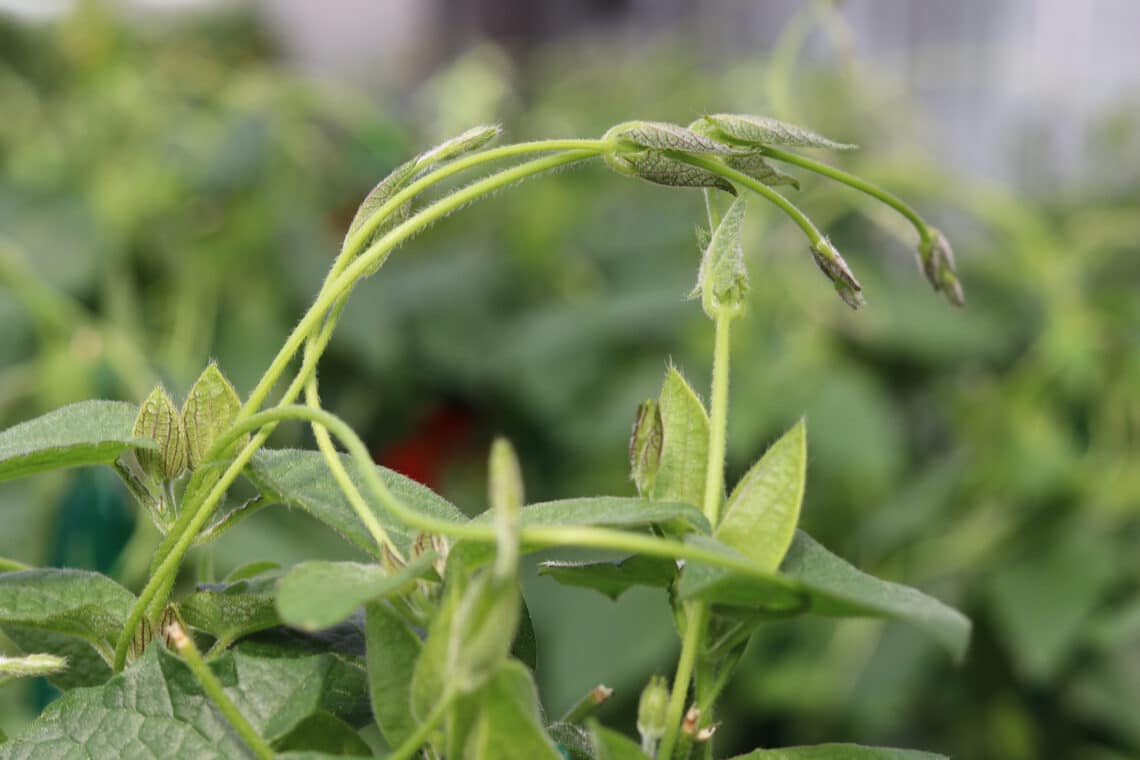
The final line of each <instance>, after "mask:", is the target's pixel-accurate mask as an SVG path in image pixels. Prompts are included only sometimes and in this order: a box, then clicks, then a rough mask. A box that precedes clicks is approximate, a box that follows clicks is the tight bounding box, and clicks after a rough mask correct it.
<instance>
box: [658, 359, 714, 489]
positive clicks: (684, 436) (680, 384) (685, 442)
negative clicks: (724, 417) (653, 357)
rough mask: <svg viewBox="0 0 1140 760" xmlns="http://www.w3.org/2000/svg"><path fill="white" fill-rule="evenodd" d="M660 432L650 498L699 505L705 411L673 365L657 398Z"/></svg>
mask: <svg viewBox="0 0 1140 760" xmlns="http://www.w3.org/2000/svg"><path fill="white" fill-rule="evenodd" d="M658 404H659V408H660V410H661V424H662V428H663V433H664V434H663V435H662V440H661V466H660V467H659V468H658V470H657V482H656V485H655V486H654V490H653V496H654V498H657V499H661V500H665V501H679V502H683V503H685V504H696V505H700V504H702V503H703V502H704V498H705V474H706V469H707V467H708V453H709V415H708V412H706V411H705V407H704V404H702V403H701V400H700V399H699V398H698V397H697V394H696V393H695V392H694V391H693V389H692V388H691V387H690V386H689V384H688V383H687V382H685V378H683V377H682V376H681V373H680V372H678V371H677V370H676V369H675V368H673V367H670V368H669V369H668V371H667V372H666V373H665V383H664V384H663V385H662V387H661V397H660V399H659V401H658Z"/></svg>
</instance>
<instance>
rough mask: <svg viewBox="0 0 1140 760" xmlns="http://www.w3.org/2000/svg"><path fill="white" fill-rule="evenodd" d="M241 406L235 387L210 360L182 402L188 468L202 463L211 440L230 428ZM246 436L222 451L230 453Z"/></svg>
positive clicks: (223, 453)
mask: <svg viewBox="0 0 1140 760" xmlns="http://www.w3.org/2000/svg"><path fill="white" fill-rule="evenodd" d="M240 409H241V399H240V398H238V394H237V391H236V390H234V387H233V385H232V384H231V383H230V381H229V380H227V379H226V376H225V375H223V374H222V371H221V370H220V369H218V365H217V364H214V363H213V362H211V363H210V365H209V366H208V367H206V369H204V370H203V371H202V374H201V375H199V376H198V379H197V380H196V381H195V382H194V385H193V387H192V388H190V393H189V394H188V395H187V396H186V403H185V404H183V405H182V427H183V429H185V431H186V443H187V447H188V449H189V453H190V468H191V469H194V468H196V467H198V466H199V465H202V464H204V463H205V460H206V455H207V454H208V453H209V452H210V449H211V448H213V446H214V443H215V442H216V441H217V440H218V439H219V438H221V436H222V435H223V434H224V433H225V432H226V431H227V430H229V428H230V426H231V425H233V422H234V419H236V418H237V415H238V411H239V410H240ZM248 440H249V434H248V433H246V434H245V435H244V436H242V437H241V438H239V439H238V440H237V441H235V442H234V443H233V445H231V446H230V447H229V450H228V451H225V452H222V453H221V455H222V457H226V456H229V455H230V454H231V453H232V452H234V451H236V450H237V449H238V448H240V447H242V446H244V445H245V444H246V442H247V441H248Z"/></svg>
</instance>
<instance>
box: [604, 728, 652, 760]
mask: <svg viewBox="0 0 1140 760" xmlns="http://www.w3.org/2000/svg"><path fill="white" fill-rule="evenodd" d="M590 733H591V734H592V737H591V738H592V739H593V743H594V752H595V753H596V755H595V756H596V758H597V760H649V756H648V755H646V754H645V753H644V752H642V751H641V747H639V746H638V745H637V743H635V742H634V741H633V740H632V739H630V738H629V737H627V736H623V735H622V734H619V733H618V732H617V731H613V730H611V729H608V728H606V727H605V726H603V725H601V724H600V723H598V722H597V721H596V720H594V721H590Z"/></svg>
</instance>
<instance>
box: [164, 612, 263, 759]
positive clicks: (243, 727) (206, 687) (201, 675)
mask: <svg viewBox="0 0 1140 760" xmlns="http://www.w3.org/2000/svg"><path fill="white" fill-rule="evenodd" d="M166 632H167V634H168V635H169V636H170V638H171V641H172V643H173V644H174V648H175V649H177V650H178V654H180V655H181V656H182V659H183V660H184V661H185V662H186V665H187V666H188V667H189V668H190V672H191V673H193V674H194V677H195V678H197V679H198V683H200V684H202V690H203V691H205V692H206V695H207V696H209V697H210V699H211V700H213V702H214V705H215V706H216V707H217V708H218V710H219V711H220V712H221V713H222V715H223V716H225V718H226V720H228V721H229V722H230V725H231V726H233V727H234V730H235V731H237V732H238V735H239V736H240V737H241V738H242V740H243V741H245V743H246V744H247V745H249V748H250V749H251V750H253V753H254V754H255V755H257V756H258V757H259V758H261V760H272V758H273V748H272V747H270V746H269V744H268V743H267V742H266V741H265V739H263V738H261V734H259V733H257V729H255V728H254V727H253V726H252V725H250V723H249V721H248V720H246V719H245V716H244V715H242V714H241V710H239V709H238V708H237V705H235V704H234V703H233V702H232V701H231V700H230V698H229V695H227V694H226V690H225V689H224V688H223V687H222V682H221V681H219V680H218V677H217V676H216V675H214V671H212V670H210V666H209V665H207V664H206V663H205V661H204V660H203V659H202V654H201V652H199V651H198V647H196V646H195V645H194V641H193V639H191V638H190V637H189V636H188V635H187V634H186V632H185V631H184V630H182V626H180V625H178V624H177V623H175V624H172V625H171V626H170V627H169V628H168V629H167V631H166Z"/></svg>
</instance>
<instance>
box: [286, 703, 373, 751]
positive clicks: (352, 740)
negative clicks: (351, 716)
mask: <svg viewBox="0 0 1140 760" xmlns="http://www.w3.org/2000/svg"><path fill="white" fill-rule="evenodd" d="M273 749H275V750H278V751H281V752H289V751H293V752H324V753H328V755H329V756H332V757H343V756H344V755H356V756H358V757H370V756H371V754H372V750H371V748H370V747H369V746H368V744H367V743H366V742H365V741H364V740H363V739H361V738H360V734H358V733H357V732H356V730H355V729H354V728H353V727H352V726H350V725H348V724H347V723H345V722H344V721H343V720H341V719H340V718H338V717H336V716H335V715H333V714H332V713H329V712H326V711H324V710H318V711H316V712H315V713H313V714H311V715H309V716H307V717H305V718H304V719H303V720H302V721H301V722H300V723H298V724H297V725H296V726H295V727H294V728H293V730H292V731H290V732H289V733H287V734H285V735H284V736H281V737H279V738H278V739H276V740H275V741H274V742H273Z"/></svg>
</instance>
